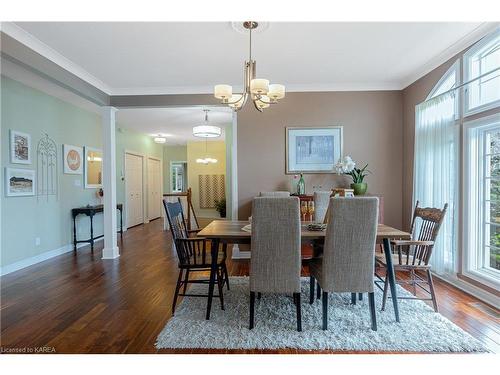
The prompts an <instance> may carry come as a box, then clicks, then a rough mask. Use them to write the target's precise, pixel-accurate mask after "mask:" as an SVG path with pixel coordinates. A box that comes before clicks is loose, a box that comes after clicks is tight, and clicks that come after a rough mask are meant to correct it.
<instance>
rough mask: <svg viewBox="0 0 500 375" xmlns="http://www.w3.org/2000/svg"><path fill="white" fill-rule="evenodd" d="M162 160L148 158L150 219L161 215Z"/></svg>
mask: <svg viewBox="0 0 500 375" xmlns="http://www.w3.org/2000/svg"><path fill="white" fill-rule="evenodd" d="M161 175H162V174H161V161H160V159H156V158H153V157H149V158H148V219H149V220H154V219H157V218H159V217H160V216H161V204H162V203H161V201H162V195H163V194H162V190H163V189H162V183H161Z"/></svg>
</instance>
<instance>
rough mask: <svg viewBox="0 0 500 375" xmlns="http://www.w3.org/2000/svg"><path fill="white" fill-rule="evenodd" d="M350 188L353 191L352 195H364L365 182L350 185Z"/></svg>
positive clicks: (366, 186) (366, 187) (366, 185)
mask: <svg viewBox="0 0 500 375" xmlns="http://www.w3.org/2000/svg"><path fill="white" fill-rule="evenodd" d="M351 188H352V189H354V195H365V193H366V189H368V184H367V183H366V182H361V183H358V184H351Z"/></svg>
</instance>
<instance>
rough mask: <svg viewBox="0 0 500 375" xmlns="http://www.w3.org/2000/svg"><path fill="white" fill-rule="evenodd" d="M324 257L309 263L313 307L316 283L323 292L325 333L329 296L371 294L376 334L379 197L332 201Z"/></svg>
mask: <svg viewBox="0 0 500 375" xmlns="http://www.w3.org/2000/svg"><path fill="white" fill-rule="evenodd" d="M330 208H331V209H330V210H329V212H328V215H329V217H328V225H327V227H326V233H325V244H324V248H323V255H322V256H321V257H320V258H315V259H313V260H311V262H310V263H309V270H310V280H309V282H310V297H309V298H310V300H309V303H310V304H313V303H314V287H315V280H317V281H318V284H319V287H320V288H321V290H322V291H323V293H322V296H321V298H322V303H323V330H327V329H328V293H330V292H333V293H345V292H349V293H351V296H352V297H353V303H355V301H356V293H368V303H369V307H370V316H371V328H372V330H374V331H376V330H377V317H376V313H375V295H374V291H373V290H374V282H373V273H374V261H373V258H374V256H375V242H376V239H377V218H378V199H377V198H376V197H362V198H361V197H360V198H356V199H353V198H343V197H337V198H330Z"/></svg>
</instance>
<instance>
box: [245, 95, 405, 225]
mask: <svg viewBox="0 0 500 375" xmlns="http://www.w3.org/2000/svg"><path fill="white" fill-rule="evenodd" d="M401 110H402V94H401V91H373V92H368V91H365V92H314V93H313V92H307V93H288V94H287V96H286V98H284V99H283V100H281V101H280V102H279V103H278V104H276V105H275V106H272V107H271V108H268V109H266V110H264V113H259V112H257V111H256V110H255V109H254V108H253V107H252V106H251V105H247V106H246V107H245V108H244V109H242V110H241V111H240V112H238V192H239V196H238V198H239V204H240V207H239V217H240V219H245V218H247V217H248V216H249V215H250V210H251V200H252V198H253V197H254V196H255V195H257V194H258V193H259V191H267V190H278V189H280V190H281V189H285V190H288V189H289V186H290V181H291V178H292V176H290V175H286V174H285V127H287V126H332V125H342V126H343V127H344V155H351V156H352V157H353V159H354V160H356V161H357V162H358V163H359V164H363V165H364V163H369V168H370V170H371V171H372V172H373V174H372V175H369V176H368V177H367V179H366V182H368V186H369V187H368V192H369V193H371V194H380V195H382V196H384V198H385V199H384V201H385V222H386V223H387V224H389V225H394V226H397V227H400V226H401V202H402V167H403V162H402V157H401V155H402V139H403V129H402V122H403V121H402V111H401ZM305 179H306V183H307V185H308V189H307V190H308V191H309V192H311V191H312V186H313V185H322V187H323V189H329V188H331V187H333V186H348V184H349V183H350V182H349V180H348V179H347V178H345V177H343V176H337V175H334V174H314V175H313V174H308V175H305Z"/></svg>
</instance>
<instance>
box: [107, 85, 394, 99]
mask: <svg viewBox="0 0 500 375" xmlns="http://www.w3.org/2000/svg"><path fill="white" fill-rule="evenodd" d="M286 87H287V90H286V91H287V92H315V91H316V92H321V91H386V90H401V88H402V87H401V84H400V83H398V82H355V83H331V84H330V83H326V84H291V85H286ZM233 90H234V91H235V92H240V91H242V86H237V85H235V86H233ZM188 94H213V86H184V87H168V86H167V87H134V88H117V89H113V91H112V95H115V96H123V95H188Z"/></svg>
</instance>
